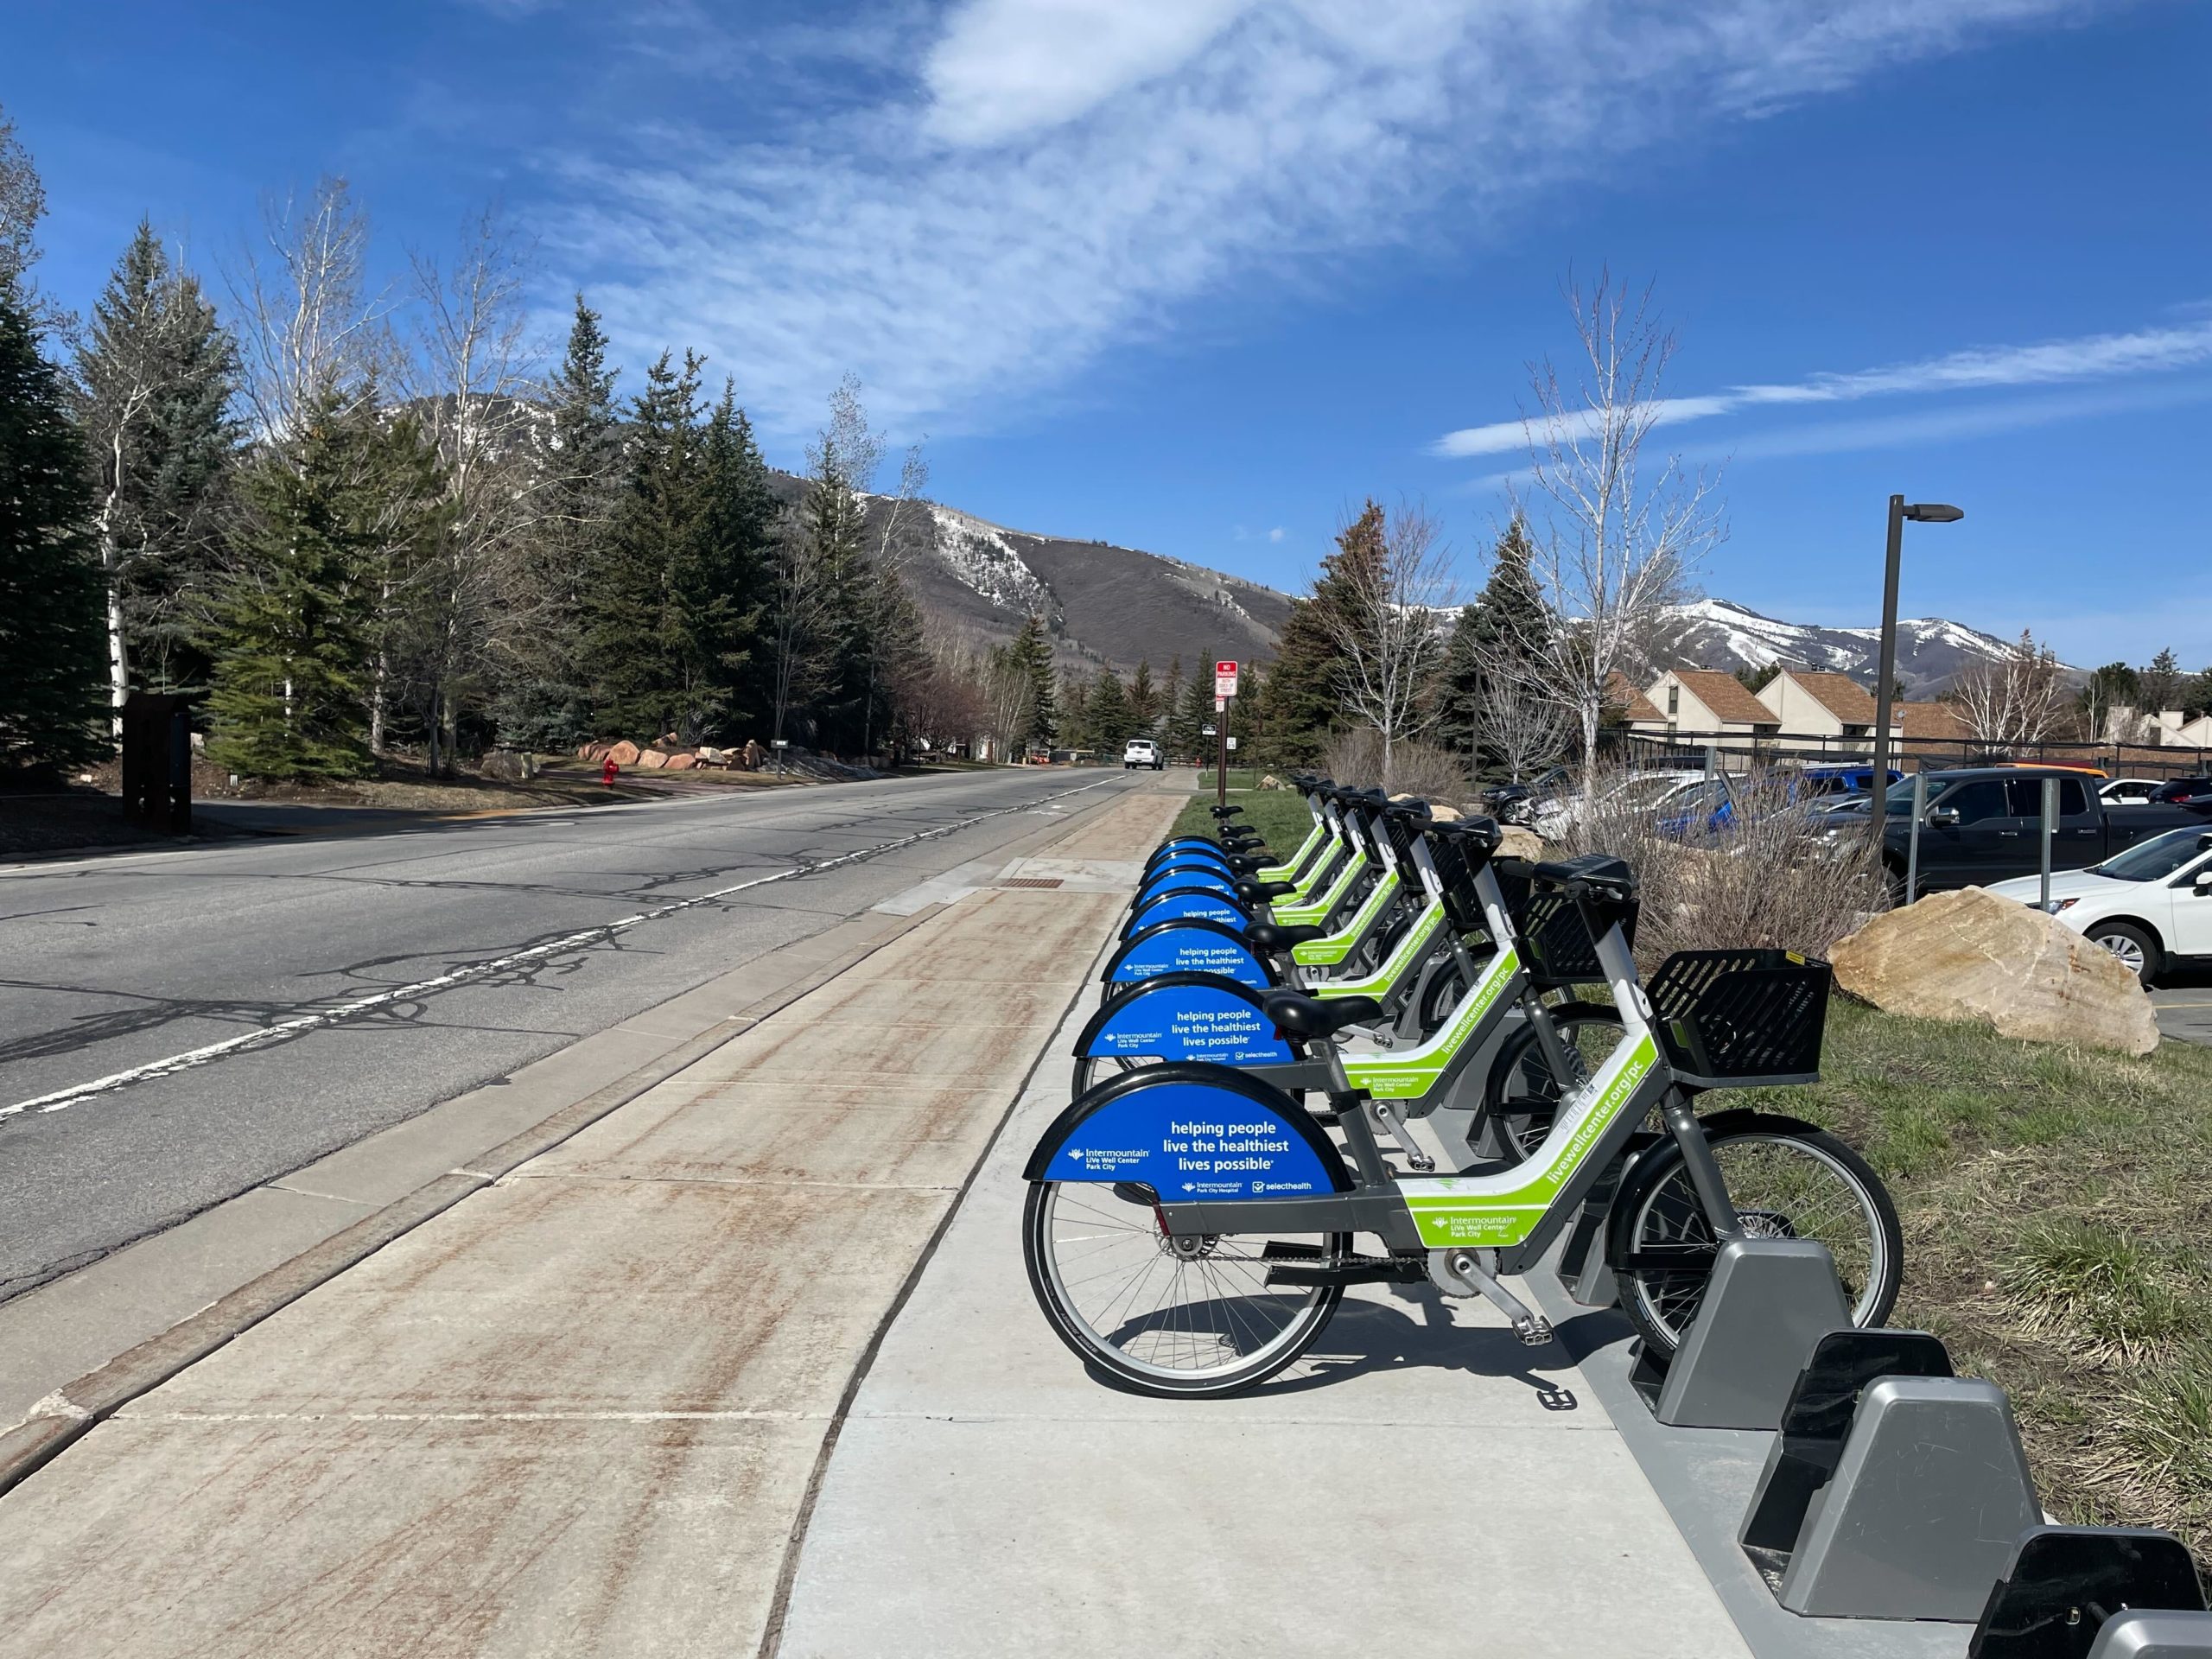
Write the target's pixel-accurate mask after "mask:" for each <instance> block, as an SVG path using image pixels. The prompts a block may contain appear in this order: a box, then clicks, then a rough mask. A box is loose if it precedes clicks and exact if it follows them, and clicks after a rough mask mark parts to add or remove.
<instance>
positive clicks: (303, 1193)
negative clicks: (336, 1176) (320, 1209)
mask: <svg viewBox="0 0 2212 1659" xmlns="http://www.w3.org/2000/svg"><path fill="white" fill-rule="evenodd" d="M261 1185H262V1188H263V1190H264V1192H289V1193H291V1194H293V1195H294V1196H295V1197H296V1198H327V1199H328V1200H329V1201H330V1202H331V1203H333V1204H350V1205H353V1207H354V1208H355V1209H357V1210H381V1209H382V1208H383V1207H384V1206H383V1205H380V1204H374V1203H372V1202H371V1201H370V1200H368V1199H367V1198H347V1197H346V1195H345V1194H344V1193H343V1192H316V1191H315V1188H313V1187H311V1186H294V1185H290V1184H289V1182H286V1181H282V1180H277V1181H264V1182H263V1183H262V1184H261Z"/></svg>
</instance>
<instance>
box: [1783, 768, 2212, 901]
mask: <svg viewBox="0 0 2212 1659" xmlns="http://www.w3.org/2000/svg"><path fill="white" fill-rule="evenodd" d="M2052 776H2056V778H2057V779H2058V818H2057V821H2056V825H2055V827H2054V829H2053V832H2052V836H2051V846H2050V862H2051V868H2053V869H2055V870H2079V869H2084V868H2088V866H2090V865H2092V864H2101V863H2102V862H2104V861H2106V860H2107V859H2109V858H2113V857H2114V856H2116V855H2119V854H2120V853H2122V852H2125V851H2126V849H2128V848H2130V847H2132V846H2133V845H2135V844H2136V843H2137V842H2142V841H2147V840H2149V839H2150V838H2151V837H2152V836H2158V835H2163V834H2164V833H2165V832H2166V831H2167V830H2170V829H2186V828H2190V827H2192V826H2193V827H2195V828H2197V829H2205V828H2207V827H2212V814H2208V812H2206V811H2204V810H2198V809H2195V808H2191V807H2189V806H2177V805H2173V804H2166V803H2153V804H2149V805H2145V806H2107V805H2106V804H2104V803H2103V802H2101V801H2100V800H2098V799H2097V798H2095V797H2094V795H2092V794H2091V793H2090V792H2089V785H2090V782H2091V781H2092V780H2089V779H2084V778H2083V777H2082V775H2081V774H2080V773H2079V772H2052V771H2048V770H2035V769H2031V768H2026V767H2020V766H1965V767H1961V768H1959V769H1958V770H1956V771H1952V772H1929V774H1928V816H1927V817H1926V818H1925V819H1923V821H1922V823H1921V827H1920V885H1921V886H1922V887H1923V888H1925V889H1928V890H1929V891H1934V890H1936V889H1938V888H1943V887H1987V886H1989V885H1990V884H1991V883H1992V882H1993V881H2002V880H2007V879H2008V878H2010V877H2012V876H2016V875H2028V874H2034V873H2036V871H2037V868H2038V867H2039V865H2040V863H2041V861H2042V851H2041V844H2040V836H2041V826H2042V819H2043V783H2044V779H2045V778H2048V777H2052ZM1866 816H1867V810H1866V808H1865V807H1860V808H1858V809H1855V810H1837V811H1834V812H1831V813H1830V814H1828V816H1827V820H1826V823H1827V826H1828V828H1827V829H1826V830H1825V831H1824V832H1823V833H1824V834H1826V835H1827V836H1831V837H1841V836H1852V835H1864V834H1866ZM1886 817H1887V819H1888V822H1887V823H1885V825H1884V826H1883V835H1882V840H1883V861H1884V862H1885V864H1887V865H1888V866H1889V868H1890V869H1891V873H1892V874H1897V875H1902V874H1904V868H1905V858H1906V851H1907V848H1908V846H1909V844H1910V840H1911V833H1912V798H1911V796H1910V794H1900V793H1895V792H1893V793H1891V795H1890V797H1889V799H1888V811H1887V814H1886Z"/></svg>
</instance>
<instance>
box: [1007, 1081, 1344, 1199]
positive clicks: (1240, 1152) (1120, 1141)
mask: <svg viewBox="0 0 2212 1659" xmlns="http://www.w3.org/2000/svg"><path fill="white" fill-rule="evenodd" d="M1022 1174H1023V1176H1024V1177H1025V1178H1026V1179H1029V1180H1033V1181H1110V1182H1115V1183H1125V1184H1128V1185H1137V1186H1143V1187H1149V1188H1150V1189H1151V1190H1152V1192H1154V1194H1155V1195H1156V1196H1157V1197H1159V1198H1163V1199H1166V1200H1167V1201H1169V1202H1171V1203H1173V1202H1179V1201H1185V1200H1193V1199H1201V1198H1203V1199H1206V1200H1209V1201H1211V1200H1215V1199H1224V1198H1290V1197H1294V1196H1296V1195H1298V1194H1300V1193H1320V1192H1348V1191H1350V1190H1351V1177H1350V1176H1349V1175H1348V1174H1346V1173H1345V1171H1344V1160H1343V1159H1342V1158H1341V1157H1339V1156H1338V1154H1337V1149H1336V1147H1335V1146H1334V1144H1332V1142H1331V1141H1330V1140H1329V1137H1328V1135H1326V1134H1325V1133H1324V1132H1323V1131H1322V1129H1321V1127H1320V1126H1319V1124H1317V1123H1316V1122H1314V1121H1313V1119H1312V1118H1311V1117H1309V1116H1306V1113H1304V1112H1303V1111H1301V1110H1300V1109H1299V1107H1298V1105H1297V1103H1295V1102H1294V1101H1293V1100H1292V1099H1291V1098H1290V1096H1287V1095H1286V1094H1284V1093H1283V1092H1282V1091H1281V1090H1280V1089H1275V1088H1272V1087H1270V1086H1269V1085H1268V1084H1264V1083H1262V1082H1260V1081H1259V1080H1258V1079H1257V1078H1255V1077H1246V1076H1245V1075H1244V1074H1243V1073H1242V1072H1240V1071H1230V1070H1229V1069H1228V1068H1227V1067H1225V1066H1218V1065H1149V1066H1146V1067H1145V1068H1144V1069H1143V1070H1141V1071H1129V1072H1124V1073H1123V1074H1122V1076H1120V1077H1113V1078H1109V1080H1108V1081H1106V1082H1104V1083H1102V1084H1099V1085H1098V1086H1097V1087H1096V1088H1095V1089H1090V1090H1085V1091H1084V1094H1083V1096H1081V1097H1080V1098H1079V1099H1077V1101H1076V1102H1075V1103H1074V1104H1072V1105H1071V1106H1070V1107H1069V1108H1068V1109H1066V1110H1065V1111H1064V1112H1062V1113H1061V1114H1060V1115H1059V1116H1058V1118H1056V1119H1054V1120H1053V1122H1052V1127H1051V1128H1048V1129H1046V1131H1045V1135H1044V1138H1043V1139H1042V1140H1040V1141H1038V1143H1037V1148H1036V1150H1035V1151H1034V1152H1033V1153H1031V1154H1029V1162H1028V1165H1027V1167H1026V1168H1024V1169H1023V1171H1022Z"/></svg>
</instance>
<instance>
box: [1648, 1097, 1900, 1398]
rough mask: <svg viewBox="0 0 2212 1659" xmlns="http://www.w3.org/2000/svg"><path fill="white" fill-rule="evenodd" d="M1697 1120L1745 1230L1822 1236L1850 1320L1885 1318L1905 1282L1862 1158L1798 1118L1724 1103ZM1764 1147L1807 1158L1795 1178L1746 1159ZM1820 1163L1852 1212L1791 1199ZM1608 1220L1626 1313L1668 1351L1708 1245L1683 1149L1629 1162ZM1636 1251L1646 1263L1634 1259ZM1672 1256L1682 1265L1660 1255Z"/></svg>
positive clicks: (1700, 1295) (1653, 1344) (1700, 1281)
mask: <svg viewBox="0 0 2212 1659" xmlns="http://www.w3.org/2000/svg"><path fill="white" fill-rule="evenodd" d="M1704 1122H1705V1127H1706V1140H1707V1144H1709V1145H1710V1146H1711V1147H1713V1155H1714V1157H1715V1158H1716V1159H1718V1160H1719V1162H1720V1166H1721V1173H1722V1175H1723V1177H1724V1179H1726V1181H1727V1184H1728V1188H1729V1197H1730V1198H1731V1199H1732V1201H1733V1202H1734V1203H1735V1205H1736V1207H1737V1211H1738V1214H1739V1215H1740V1216H1741V1217H1742V1218H1743V1220H1744V1222H1745V1230H1746V1231H1747V1232H1749V1233H1751V1235H1752V1236H1756V1237H1769V1238H1776V1237H1781V1238H1793V1237H1794V1238H1805V1237H1812V1238H1817V1239H1819V1241H1820V1242H1821V1243H1823V1244H1826V1245H1827V1247H1828V1249H1829V1253H1830V1254H1831V1255H1834V1257H1835V1259H1836V1271H1837V1274H1838V1276H1839V1277H1840V1278H1841V1279H1842V1280H1843V1282H1844V1295H1845V1299H1846V1300H1847V1301H1848V1302H1849V1303H1850V1304H1851V1318H1852V1323H1853V1324H1854V1325H1858V1326H1859V1327H1861V1328H1862V1329H1864V1328H1866V1327H1869V1326H1872V1325H1880V1324H1881V1323H1882V1322H1883V1321H1884V1320H1885V1319H1888V1318H1889V1316H1890V1310H1891V1308H1893V1307H1895V1306H1897V1292H1898V1290H1899V1289H1900V1288H1901V1287H1902V1286H1903V1284H1904V1235H1903V1232H1902V1230H1901V1229H1900V1228H1899V1227H1898V1225H1897V1205H1895V1204H1894V1203H1892V1202H1891V1198H1890V1193H1889V1189H1888V1188H1887V1187H1885V1186H1884V1185H1882V1178H1881V1177H1880V1176H1878V1175H1877V1174H1876V1173H1874V1171H1873V1169H1872V1166H1869V1165H1868V1163H1867V1162H1866V1160H1865V1159H1863V1158H1861V1157H1860V1156H1859V1154H1857V1153H1855V1152H1853V1150H1852V1149H1851V1148H1850V1147H1847V1146H1846V1145H1845V1144H1844V1143H1843V1142H1842V1141H1839V1140H1837V1139H1836V1137H1835V1136H1834V1135H1830V1134H1829V1133H1828V1132H1827V1130H1825V1129H1821V1128H1815V1127H1814V1126H1813V1125H1812V1124H1810V1123H1805V1122H1799V1121H1798V1120H1797V1119H1796V1118H1791V1117H1780V1116H1770V1115H1768V1114H1765V1113H1761V1112H1725V1113H1720V1114H1718V1115H1716V1116H1713V1117H1711V1118H1708V1119H1706V1120H1704ZM1762 1146H1764V1147H1769V1148H1776V1149H1780V1148H1789V1149H1793V1150H1795V1151H1796V1152H1798V1153H1800V1154H1804V1155H1806V1156H1808V1157H1809V1158H1810V1159H1811V1160H1813V1163H1812V1164H1811V1165H1810V1166H1807V1167H1806V1168H1805V1169H1804V1171H1803V1175H1802V1176H1794V1175H1792V1174H1791V1173H1789V1171H1788V1170H1787V1169H1786V1168H1783V1169H1781V1172H1780V1173H1779V1174H1763V1173H1761V1172H1759V1171H1758V1170H1756V1169H1755V1168H1752V1167H1751V1166H1749V1165H1748V1163H1747V1154H1751V1152H1752V1151H1753V1150H1754V1149H1755V1148H1757V1147H1762ZM1732 1165H1733V1166H1735V1167H1733V1168H1732V1167H1731V1166H1732ZM1822 1170H1825V1171H1826V1172H1827V1173H1828V1174H1829V1175H1831V1176H1833V1177H1834V1178H1836V1179H1837V1183H1838V1185H1840V1187H1841V1188H1842V1189H1844V1190H1846V1191H1847V1192H1849V1193H1850V1195H1851V1197H1852V1198H1853V1201H1854V1205H1855V1211H1856V1213H1855V1214H1852V1213H1849V1212H1846V1211H1840V1210H1839V1211H1836V1212H1835V1213H1834V1215H1833V1217H1831V1216H1830V1215H1829V1214H1828V1213H1827V1212H1822V1211H1819V1210H1818V1208H1817V1206H1816V1205H1813V1204H1811V1203H1809V1202H1805V1201H1801V1202H1800V1203H1798V1204H1797V1205H1794V1206H1793V1205H1789V1204H1788V1201H1787V1200H1788V1192H1787V1189H1788V1188H1789V1186H1790V1185H1791V1184H1792V1183H1793V1181H1796V1180H1799V1179H1803V1177H1808V1176H1816V1175H1817V1174H1818V1173H1819V1172H1820V1171H1822ZM1606 1230H1607V1234H1608V1236H1609V1237H1610V1238H1611V1239H1612V1240H1613V1241H1614V1243H1613V1248H1612V1250H1611V1255H1612V1256H1613V1261H1614V1268H1615V1276H1616V1277H1617V1278H1618V1281H1619V1282H1620V1294H1621V1311H1622V1312H1623V1313H1625V1314H1626V1315H1627V1316H1628V1319H1629V1323H1630V1324H1631V1325H1634V1326H1635V1327H1636V1331H1637V1335H1638V1336H1640V1337H1642V1338H1643V1341H1644V1344H1645V1346H1646V1348H1647V1349H1648V1350H1649V1351H1653V1352H1656V1353H1658V1354H1661V1355H1665V1354H1671V1353H1672V1352H1674V1351H1675V1348H1676V1347H1677V1346H1679V1345H1680V1344H1681V1334H1682V1332H1684V1331H1686V1330H1687V1329H1688V1326H1689V1323H1690V1321H1691V1320H1692V1319H1694V1318H1695V1317H1696V1314H1697V1309H1698V1306H1699V1304H1700V1302H1702V1300H1704V1295H1705V1281H1706V1279H1707V1275H1708V1274H1710V1273H1711V1271H1712V1263H1713V1250H1714V1243H1713V1230H1712V1228H1711V1226H1710V1224H1707V1221H1706V1219H1705V1215H1704V1211H1703V1210H1702V1209H1701V1208H1700V1207H1699V1205H1697V1202H1696V1197H1695V1194H1694V1192H1693V1191H1692V1189H1691V1187H1690V1183H1689V1175H1688V1168H1687V1166H1685V1164H1684V1162H1683V1160H1682V1152H1681V1147H1679V1146H1677V1145H1676V1144H1675V1142H1674V1141H1673V1140H1672V1139H1671V1138H1670V1139H1669V1140H1667V1141H1662V1142H1661V1143H1660V1144H1659V1145H1658V1146H1657V1147H1654V1148H1653V1149H1652V1150H1651V1151H1650V1152H1649V1153H1648V1154H1645V1155H1644V1156H1643V1158H1642V1159H1639V1160H1637V1164H1636V1165H1635V1166H1634V1167H1633V1168H1632V1169H1631V1170H1630V1172H1629V1174H1628V1178H1627V1179H1625V1180H1624V1182H1623V1183H1622V1185H1621V1190H1620V1192H1619V1193H1618V1196H1617V1197H1616V1198H1614V1200H1613V1205H1612V1210H1611V1217H1610V1218H1609V1220H1608V1222H1607V1224H1606ZM1638 1257H1642V1258H1643V1259H1644V1261H1645V1262H1646V1265H1643V1266H1638V1265H1636V1262H1637V1258H1638ZM1670 1257H1676V1258H1679V1259H1681V1260H1682V1261H1684V1262H1685V1263H1686V1265H1685V1266H1684V1267H1681V1268H1674V1267H1669V1266H1662V1265H1657V1263H1658V1262H1663V1261H1665V1260H1667V1259H1669V1258H1670Z"/></svg>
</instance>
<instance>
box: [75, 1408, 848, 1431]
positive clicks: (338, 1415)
mask: <svg viewBox="0 0 2212 1659" xmlns="http://www.w3.org/2000/svg"><path fill="white" fill-rule="evenodd" d="M115 1419H116V1421H118V1422H131V1423H174V1424H177V1425H180V1426H188V1425H192V1424H208V1425H212V1426H215V1427H223V1426H226V1425H230V1424H236V1423H744V1422H767V1423H819V1422H827V1421H829V1413H828V1412H826V1411H820V1410H816V1411H765V1410H753V1411H742V1410H741V1411H719V1410H714V1409H700V1410H694V1411H686V1410H682V1409H674V1408H671V1409H669V1410H664V1411H650V1410H631V1411H612V1410H607V1411H588V1410H575V1411H557V1410H556V1411H128V1410H125V1411H118V1412H117V1413H116V1414H115Z"/></svg>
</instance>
